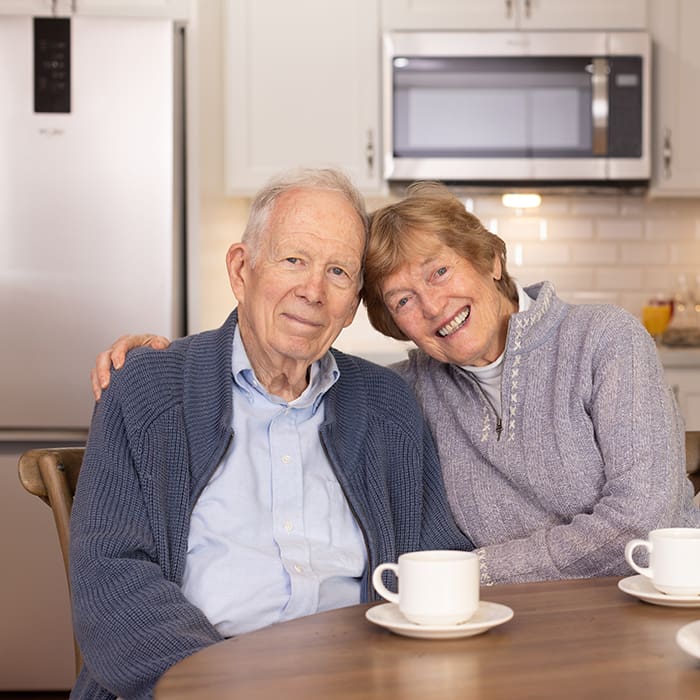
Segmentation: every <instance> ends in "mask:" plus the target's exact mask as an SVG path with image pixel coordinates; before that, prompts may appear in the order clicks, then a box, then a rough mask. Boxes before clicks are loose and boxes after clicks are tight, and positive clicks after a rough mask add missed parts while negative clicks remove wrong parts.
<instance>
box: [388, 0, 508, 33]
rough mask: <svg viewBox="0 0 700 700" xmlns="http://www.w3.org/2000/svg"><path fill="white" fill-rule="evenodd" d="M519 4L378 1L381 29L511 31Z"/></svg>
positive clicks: (502, 0) (463, 0)
mask: <svg viewBox="0 0 700 700" xmlns="http://www.w3.org/2000/svg"><path fill="white" fill-rule="evenodd" d="M519 3H520V0H381V5H382V29H385V30H393V29H426V30H432V29H455V30H473V29H515V28H516V27H517V18H518V17H517V15H518V10H519Z"/></svg>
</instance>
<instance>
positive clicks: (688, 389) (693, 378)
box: [665, 369, 700, 430]
mask: <svg viewBox="0 0 700 700" xmlns="http://www.w3.org/2000/svg"><path fill="white" fill-rule="evenodd" d="M665 375H666V381H667V382H668V384H669V386H670V387H671V389H673V393H674V394H675V396H676V401H678V406H679V408H680V410H681V414H682V415H683V419H684V420H685V429H686V430H700V372H698V371H697V370H695V369H667V370H666V371H665Z"/></svg>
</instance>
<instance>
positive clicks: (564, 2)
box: [518, 0, 647, 30]
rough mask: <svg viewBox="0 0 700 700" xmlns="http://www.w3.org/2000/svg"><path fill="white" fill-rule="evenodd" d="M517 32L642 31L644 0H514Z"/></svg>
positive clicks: (644, 27)
mask: <svg viewBox="0 0 700 700" xmlns="http://www.w3.org/2000/svg"><path fill="white" fill-rule="evenodd" d="M518 2H519V3H520V7H519V16H520V28H521V29H533V30H534V29H600V30H603V29H608V30H613V29H646V28H647V2H646V0H586V1H585V2H581V0H518Z"/></svg>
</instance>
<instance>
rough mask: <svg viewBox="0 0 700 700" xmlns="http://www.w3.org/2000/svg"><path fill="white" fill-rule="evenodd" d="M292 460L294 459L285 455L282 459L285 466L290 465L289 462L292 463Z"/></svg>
mask: <svg viewBox="0 0 700 700" xmlns="http://www.w3.org/2000/svg"><path fill="white" fill-rule="evenodd" d="M291 459H292V458H291V457H290V456H289V455H285V456H284V457H282V461H283V462H284V463H285V464H289V461H290V460H291Z"/></svg>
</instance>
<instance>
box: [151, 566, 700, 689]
mask: <svg viewBox="0 0 700 700" xmlns="http://www.w3.org/2000/svg"><path fill="white" fill-rule="evenodd" d="M618 580H619V579H617V578H603V579H588V580H577V581H553V582H547V583H528V584H509V585H502V586H493V587H490V588H482V591H481V597H482V599H483V600H490V601H494V602H498V603H504V604H505V605H508V606H510V607H511V608H512V609H513V610H514V612H515V616H514V617H513V619H512V620H510V621H509V622H507V623H505V624H504V625H501V626H500V627H495V628H493V629H491V630H489V631H488V632H486V633H484V634H481V635H478V636H475V637H467V638H463V639H452V640H424V639H411V638H406V637H400V636H397V635H394V634H393V633H392V632H390V631H388V630H386V629H383V628H380V627H378V626H376V625H373V624H372V623H370V622H368V621H367V620H366V619H365V617H364V613H365V610H366V609H367V608H368V607H370V606H369V605H360V606H355V607H352V608H343V609H340V610H334V611H331V612H326V613H320V614H318V615H312V616H310V617H305V618H300V619H298V620H292V621H291V622H285V623H282V624H279V625H273V626H272V627H267V628H265V629H262V630H258V631H257V632H252V633H250V634H246V635H242V636H240V637H234V638H232V639H228V640H226V641H224V642H220V643H219V644H215V645H214V646H211V647H208V648H207V649H204V650H202V651H200V652H198V653H197V654H194V655H193V656H190V657H189V658H187V659H184V660H183V661H181V662H180V663H178V664H177V665H175V666H174V667H173V668H172V669H170V670H169V671H168V672H167V673H166V674H165V675H164V676H163V678H162V679H161V680H160V682H159V684H158V686H157V687H156V693H155V697H156V699H157V700H180V699H182V700H185V699H187V700H193V699H194V700H197V699H198V698H201V699H202V700H205V699H206V700H212V699H213V698H215V699H217V700H218V699H219V698H237V699H241V700H257V699H265V700H267V699H269V700H273V699H274V700H277V699H278V698H279V699H280V700H295V699H297V698H298V699H299V700H301V699H302V698H303V700H316V699H324V700H326V699H328V700H351V699H352V700H374V699H376V700H395V699H399V700H432V699H438V698H440V699H443V698H460V699H461V698H465V699H469V700H477V699H478V700H500V699H503V700H506V699H507V700H518V699H521V698H528V699H532V700H547V699H548V698H564V699H566V700H569V699H575V698H586V699H587V700H588V699H593V700H607V699H608V698H614V699H615V700H624V699H626V698H629V700H644V699H645V698H648V699H649V700H652V699H653V700H690V699H691V698H692V699H693V700H698V698H700V661H698V660H696V659H694V658H693V657H690V656H688V655H687V654H686V653H685V652H683V651H682V650H681V649H680V648H679V647H678V646H677V645H676V642H675V635H676V631H677V630H678V629H679V628H680V627H681V626H682V625H684V624H686V623H688V622H692V621H694V620H698V619H700V608H669V607H661V606H657V605H650V604H647V603H643V602H641V601H639V600H637V599H636V598H632V597H630V596H628V595H626V594H625V593H622V592H621V591H620V590H618V588H617V581H618Z"/></svg>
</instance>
